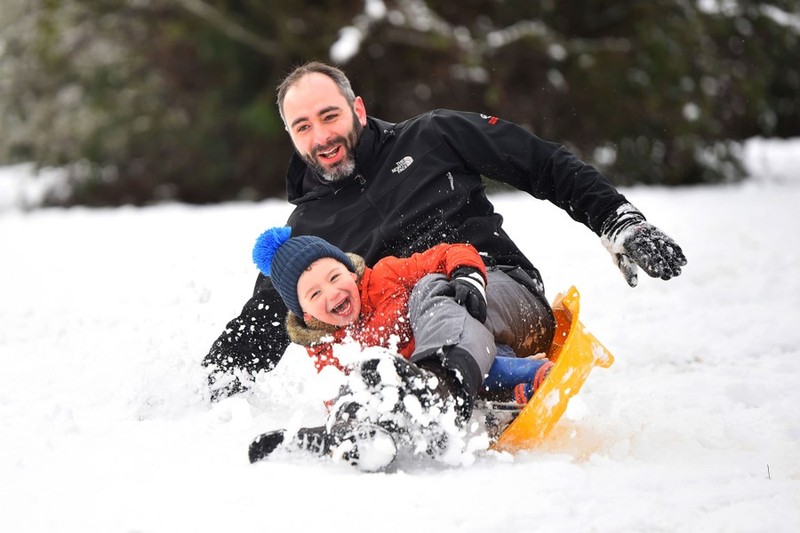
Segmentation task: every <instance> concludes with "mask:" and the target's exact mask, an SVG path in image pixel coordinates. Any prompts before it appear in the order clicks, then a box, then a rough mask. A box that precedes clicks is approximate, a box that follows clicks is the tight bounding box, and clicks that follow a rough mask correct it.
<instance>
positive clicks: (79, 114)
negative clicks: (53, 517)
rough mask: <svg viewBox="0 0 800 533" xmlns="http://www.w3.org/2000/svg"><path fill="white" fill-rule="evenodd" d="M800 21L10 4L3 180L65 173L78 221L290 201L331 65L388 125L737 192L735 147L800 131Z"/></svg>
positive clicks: (521, 4)
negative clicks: (419, 117)
mask: <svg viewBox="0 0 800 533" xmlns="http://www.w3.org/2000/svg"><path fill="white" fill-rule="evenodd" d="M699 6H703V7H702V8H701V7H699ZM708 6H717V7H715V8H714V9H710V8H709V7H708ZM798 21H800V7H798V6H797V4H796V2H792V1H789V0H777V1H773V2H770V3H765V2H759V1H750V0H740V1H738V2H725V3H718V4H714V3H710V2H702V3H700V2H697V3H694V2H690V1H689V0H658V1H655V2H635V3H628V4H625V3H619V2H603V1H599V0H590V1H580V2H579V1H575V0H563V1H561V2H553V1H543V2H529V1H527V0H465V1H463V2H452V1H445V0H428V1H427V2H426V1H423V0H384V1H380V0H365V1H362V0H358V1H356V0H347V1H343V2H339V1H337V2H333V1H331V0H323V1H320V0H316V1H311V0H271V1H270V2H263V1H260V0H175V1H169V0H63V1H61V2H57V1H54V0H5V2H4V7H3V10H2V12H0V75H2V76H0V127H2V129H3V131H4V132H8V134H7V135H4V136H2V137H0V163H2V162H5V163H8V162H13V161H35V162H36V163H37V164H39V165H40V166H53V165H55V166H61V167H64V168H66V169H67V170H68V172H69V177H70V179H69V186H68V187H67V188H66V189H65V190H60V191H54V194H53V195H52V196H51V199H50V201H51V202H53V203H61V204H67V205H68V204H85V205H118V204H122V203H131V204H145V203H149V202H155V201H163V200H179V201H185V202H193V203H206V202H216V201H223V200H231V199H260V198H265V197H270V196H281V195H283V194H284V185H283V174H284V172H285V168H286V162H287V160H288V156H289V154H290V151H291V145H290V143H289V141H288V137H287V135H286V134H285V132H284V130H283V125H282V124H281V122H280V118H279V116H278V113H277V109H276V107H275V103H274V87H275V86H276V85H277V83H278V82H279V81H280V79H281V77H282V76H283V75H284V74H285V73H286V72H288V71H289V70H290V68H291V67H292V66H294V65H296V64H299V63H301V62H304V61H306V60H309V59H321V60H328V61H330V60H333V61H334V62H338V63H340V64H342V65H343V66H344V67H345V69H346V70H347V72H348V74H349V75H350V76H351V78H352V80H353V83H354V86H355V88H356V90H357V92H359V93H360V94H361V95H362V96H364V97H365V99H366V101H367V105H368V110H369V112H370V113H371V114H373V115H375V116H379V117H381V118H385V119H388V120H402V119H404V118H407V117H409V116H412V115H415V114H417V113H420V112H423V111H425V110H427V109H430V108H432V107H451V108H459V109H467V110H475V111H482V112H487V113H491V114H495V115H499V116H503V117H505V118H509V119H511V120H514V121H516V122H520V123H522V124H523V125H525V126H527V127H529V128H530V129H531V130H532V131H534V132H535V133H537V134H538V135H540V136H541V137H544V138H547V139H550V140H555V141H559V142H564V143H567V144H568V145H569V146H570V148H572V149H573V150H575V151H577V152H578V153H579V154H581V155H582V156H583V157H584V158H585V159H586V160H588V161H589V162H591V163H593V164H595V165H597V166H599V167H600V168H601V169H603V170H604V171H606V172H607V174H608V175H609V177H611V178H612V179H613V180H614V181H616V182H617V183H618V184H631V183H658V184H666V185H677V184H695V183H715V182H719V181H729V180H733V179H737V178H738V177H740V176H741V168H740V167H739V165H738V163H737V159H736V150H735V148H736V144H735V141H738V140H742V139H744V138H747V137H751V136H755V135H764V136H793V135H798V134H799V133H800V118H798V117H800V109H798V107H800V104H799V103H798V99H797V96H796V95H797V94H798V90H799V89H800V68H798V66H797V65H796V64H795V63H796V61H795V58H794V57H793V56H794V50H797V49H798V44H799V43H798V34H800V22H798Z"/></svg>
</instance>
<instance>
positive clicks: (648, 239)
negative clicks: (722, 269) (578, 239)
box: [602, 204, 686, 287]
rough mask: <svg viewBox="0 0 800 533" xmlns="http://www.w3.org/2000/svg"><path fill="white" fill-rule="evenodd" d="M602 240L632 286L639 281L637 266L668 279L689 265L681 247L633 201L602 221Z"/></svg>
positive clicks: (653, 275) (655, 275)
mask: <svg viewBox="0 0 800 533" xmlns="http://www.w3.org/2000/svg"><path fill="white" fill-rule="evenodd" d="M602 242H603V245H604V246H605V247H606V249H608V251H609V252H610V253H611V256H612V257H613V258H614V263H615V264H616V265H617V267H618V268H619V269H620V271H622V275H623V276H625V281H627V282H628V285H630V286H631V287H635V286H636V284H637V283H638V282H639V278H638V275H637V272H638V270H639V269H638V267H642V270H644V271H645V272H647V274H648V275H650V276H652V277H654V278H661V279H663V280H668V279H671V278H674V277H675V276H678V275H680V273H681V267H682V266H684V265H686V256H685V255H683V250H681V247H680V246H678V244H677V243H676V242H675V241H674V240H672V239H671V238H670V237H669V236H668V235H667V234H666V233H664V232H663V231H661V230H660V229H658V228H657V227H655V226H653V225H652V224H650V223H649V222H647V220H645V218H644V215H642V213H641V212H640V211H639V210H638V209H636V208H635V207H633V206H632V205H631V204H624V205H622V206H620V207H619V208H618V209H617V211H616V212H615V213H614V214H612V215H611V216H610V217H609V218H608V220H606V221H605V223H603V229H602Z"/></svg>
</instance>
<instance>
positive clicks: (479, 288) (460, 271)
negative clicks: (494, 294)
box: [450, 267, 486, 323]
mask: <svg viewBox="0 0 800 533" xmlns="http://www.w3.org/2000/svg"><path fill="white" fill-rule="evenodd" d="M450 286H451V287H452V288H453V292H454V296H453V299H454V300H455V301H456V303H457V304H458V305H462V306H464V307H465V308H466V309H467V312H468V313H469V314H470V315H472V317H473V318H475V319H476V320H478V321H479V322H481V323H483V322H486V281H485V280H484V279H483V274H481V273H480V271H478V270H477V269H475V268H472V267H458V268H457V269H455V270H454V271H453V272H452V273H451V274H450Z"/></svg>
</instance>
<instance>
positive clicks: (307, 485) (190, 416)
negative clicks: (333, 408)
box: [0, 142, 800, 533]
mask: <svg viewBox="0 0 800 533" xmlns="http://www.w3.org/2000/svg"><path fill="white" fill-rule="evenodd" d="M747 149H748V152H747V155H748V161H749V163H750V165H751V166H752V168H753V169H754V170H756V171H757V174H756V177H755V178H754V179H752V180H750V181H748V182H747V183H745V184H741V185H736V186H720V187H698V188H691V189H689V188H684V189H663V188H644V187H635V188H630V189H625V190H624V191H623V192H624V193H625V194H626V195H627V196H628V198H629V199H630V200H631V201H632V202H633V203H634V204H636V205H637V206H639V207H640V208H641V209H642V210H643V211H644V212H645V214H646V215H647V217H648V219H649V220H651V221H652V222H653V223H655V224H656V225H658V226H659V227H661V228H662V229H664V230H665V231H666V232H667V233H669V234H670V235H672V236H673V237H674V238H675V239H676V240H677V241H678V242H679V243H680V244H681V245H682V246H683V247H684V250H685V252H686V255H687V257H688V259H689V264H688V266H687V267H686V269H685V270H684V275H682V276H681V277H679V278H677V279H675V280H672V281H670V282H666V283H665V282H662V281H658V280H653V279H650V278H647V277H646V276H644V275H642V276H641V277H640V283H639V287H637V288H635V289H630V288H628V286H627V285H626V284H625V282H624V280H623V278H622V276H621V275H620V273H619V272H618V271H617V270H616V269H615V268H614V266H613V265H612V263H611V259H610V257H609V256H608V254H607V253H606V251H605V250H604V249H603V247H602V246H601V245H600V243H599V240H598V239H597V238H596V237H595V236H594V235H593V234H592V233H591V232H590V231H588V230H587V229H586V228H584V227H582V226H579V225H577V224H575V223H573V222H572V221H571V220H570V219H569V218H568V217H567V216H566V215H565V214H564V213H562V212H560V211H559V210H558V209H556V208H554V207H552V206H550V205H548V204H544V203H542V202H539V201H537V200H534V199H532V198H529V197H527V196H525V195H522V194H513V195H503V196H498V197H495V198H494V202H495V205H496V207H497V210H498V211H499V212H501V213H503V215H504V216H505V218H506V223H505V227H506V229H507V230H508V231H509V233H510V234H511V235H512V237H514V238H515V240H516V241H517V243H518V244H519V245H520V246H521V247H522V249H523V250H524V251H525V252H526V253H527V254H528V255H529V257H531V258H532V259H533V261H534V263H535V264H536V265H537V266H538V267H539V269H540V270H541V271H542V273H543V276H544V279H545V283H546V285H547V287H548V293H549V296H550V298H551V299H552V297H553V296H555V294H556V293H557V292H559V291H562V290H565V289H566V288H568V287H569V286H570V285H572V284H574V285H576V286H577V287H578V289H579V290H580V291H581V295H582V319H583V322H584V323H585V324H586V325H587V326H588V327H589V328H590V329H591V330H592V332H593V333H594V334H595V335H596V336H597V337H598V338H599V339H600V340H601V341H602V342H603V344H604V345H605V346H607V347H608V348H609V349H610V350H611V351H612V352H613V353H614V355H615V356H616V363H615V364H614V366H612V367H611V368H610V369H607V370H606V369H597V370H595V371H594V372H593V373H592V375H591V376H590V378H589V380H588V381H587V383H586V385H585V386H584V388H583V390H582V391H581V393H580V395H579V396H578V397H576V398H575V399H574V400H573V403H572V404H571V406H570V410H569V411H568V413H567V415H566V416H565V418H564V419H562V421H561V422H560V423H559V425H558V426H557V427H556V429H555V431H554V434H553V437H552V438H551V439H550V440H549V441H548V443H547V444H546V445H545V446H543V447H542V448H541V449H538V450H536V451H534V452H531V453H526V454H521V455H518V456H514V457H512V456H510V455H506V454H497V453H484V454H478V455H477V456H475V457H474V462H473V463H472V464H466V465H465V466H463V467H459V468H444V467H434V466H430V465H426V466H413V465H412V466H411V467H410V468H408V469H406V470H403V471H401V472H399V473H396V474H391V475H390V474H373V475H368V474H361V473H358V472H357V471H354V470H352V469H351V468H349V467H347V466H343V465H332V464H329V463H321V462H316V461H313V460H308V459H303V460H298V459H297V458H294V459H292V458H284V459H285V460H283V461H267V462H263V463H259V464H256V465H250V464H249V463H248V461H247V453H246V451H247V445H248V444H249V442H250V440H251V439H252V438H253V437H254V436H255V435H256V434H258V433H260V432H262V431H265V430H267V429H272V428H275V427H282V426H287V425H289V426H291V425H299V424H308V423H313V422H317V421H319V420H320V419H321V417H322V416H323V410H322V407H321V404H320V399H321V398H323V397H325V394H326V393H327V390H326V380H325V379H324V376H323V377H318V376H316V375H315V374H314V372H313V369H312V367H311V363H310V360H309V359H308V358H307V357H306V356H305V354H304V353H303V352H302V351H300V350H293V349H291V348H290V351H289V353H288V354H287V355H286V357H285V358H284V360H283V361H282V363H281V365H279V367H278V369H276V371H275V372H273V373H270V374H267V375H264V376H263V377H262V378H261V380H260V381H259V384H258V385H259V386H258V389H257V390H256V391H255V392H253V393H251V394H247V395H240V396H238V397H234V398H229V399H226V400H224V401H222V402H220V403H218V404H215V405H212V404H210V403H209V402H208V400H207V397H206V395H205V392H204V373H203V372H202V369H201V368H200V367H199V362H200V360H201V359H202V357H203V355H204V354H205V353H206V352H207V350H208V348H209V346H210V344H211V342H212V341H213V340H214V339H215V338H216V336H217V335H218V334H219V333H220V331H221V330H222V328H223V327H224V325H225V323H226V322H227V320H228V319H230V318H232V317H233V316H234V315H236V314H237V313H238V311H239V309H240V308H241V306H242V304H243V303H244V302H245V300H246V299H247V297H248V295H249V294H250V291H251V289H252V284H253V281H254V279H255V274H256V270H255V266H253V265H252V263H251V262H250V250H251V246H252V243H253V242H254V239H255V237H256V236H257V235H258V234H259V233H260V232H261V231H262V230H263V229H265V228H267V227H269V226H272V225H276V224H280V223H283V222H284V220H285V219H286V216H287V215H288V213H289V212H290V206H289V205H288V204H285V203H283V202H279V201H268V202H263V203H259V204H228V205H222V206H216V207H203V208H199V207H187V206H181V205H167V206H161V207H153V208H146V209H133V208H122V209H102V210H88V209H69V210H63V209H48V210H40V211H32V212H25V211H23V210H20V209H16V208H14V207H13V206H14V205H16V204H17V201H16V200H14V199H13V198H12V199H9V196H8V195H9V194H12V193H13V194H18V192H14V191H18V190H19V189H18V188H16V186H7V185H8V183H9V182H10V181H11V180H12V179H13V177H12V176H10V175H11V174H15V173H16V174H21V173H24V172H25V167H13V168H12V169H4V170H3V172H2V173H0V181H3V180H6V181H5V182H3V183H0V191H6V197H5V198H3V199H0V200H2V201H0V205H1V206H2V207H3V211H0V250H2V256H3V259H2V262H0V274H1V275H0V294H2V300H1V301H0V302H1V303H0V320H1V321H2V324H3V328H2V332H1V333H0V361H2V365H3V370H4V372H3V379H2V386H0V427H2V431H0V528H2V530H3V531H9V532H16V531H26V532H30V531H37V532H38V531H41V532H51V531H70V532H73V531H74V532H81V533H84V532H95V531H96V532H108V531H125V532H133V531H141V532H176V531H187V532H189V531H191V532H198V531H233V530H236V531H240V532H249V531H320V530H325V531H350V532H361V531H365V532H366V531H397V532H404V533H408V532H410V531H437V532H451V531H452V532H455V531H458V532H482V531H533V530H536V531H703V532H708V531H770V532H776V531H778V532H795V531H799V530H800V417H799V416H798V414H797V413H798V411H797V409H798V407H797V406H798V404H800V387H798V378H800V328H798V327H797V325H796V321H797V319H798V317H800V313H799V312H798V309H800V276H798V273H797V268H798V265H800V247H798V244H797V243H798V237H800V216H798V213H797V206H798V205H800V178H798V176H797V173H796V170H795V169H796V168H798V166H799V165H798V163H800V144H797V143H796V142H792V143H766V142H763V143H759V142H753V143H751V144H749V145H748V147H747ZM4 187H5V188H4ZM8 191H12V193H9V192H8ZM15 198H16V197H15Z"/></svg>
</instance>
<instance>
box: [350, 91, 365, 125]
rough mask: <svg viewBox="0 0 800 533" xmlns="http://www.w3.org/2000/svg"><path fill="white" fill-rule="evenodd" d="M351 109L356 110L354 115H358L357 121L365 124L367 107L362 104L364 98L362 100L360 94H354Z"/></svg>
mask: <svg viewBox="0 0 800 533" xmlns="http://www.w3.org/2000/svg"><path fill="white" fill-rule="evenodd" d="M353 111H355V112H356V116H357V117H358V121H359V122H360V123H361V125H362V126H366V125H367V107H366V106H365V105H364V100H362V99H361V97H360V96H356V99H355V100H353Z"/></svg>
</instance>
